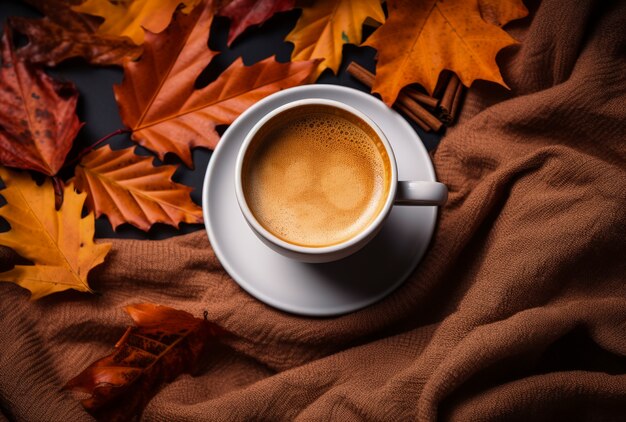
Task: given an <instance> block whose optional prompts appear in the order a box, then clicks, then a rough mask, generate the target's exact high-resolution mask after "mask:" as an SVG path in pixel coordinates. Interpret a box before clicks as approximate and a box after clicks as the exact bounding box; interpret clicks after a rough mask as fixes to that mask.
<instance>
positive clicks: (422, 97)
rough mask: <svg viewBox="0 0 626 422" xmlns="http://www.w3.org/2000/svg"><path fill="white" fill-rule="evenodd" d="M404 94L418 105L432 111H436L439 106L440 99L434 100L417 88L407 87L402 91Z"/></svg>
mask: <svg viewBox="0 0 626 422" xmlns="http://www.w3.org/2000/svg"><path fill="white" fill-rule="evenodd" d="M402 92H403V93H405V94H406V95H408V96H409V97H411V98H413V99H414V100H415V101H417V102H418V103H422V104H424V105H426V106H428V107H430V108H432V109H436V108H437V106H438V105H439V100H438V99H436V98H433V97H431V96H430V95H426V94H423V93H421V92H419V91H418V90H417V89H415V88H411V87H406V88H404V89H403V90H402Z"/></svg>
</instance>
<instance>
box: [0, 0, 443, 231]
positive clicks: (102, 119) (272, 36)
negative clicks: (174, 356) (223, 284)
mask: <svg viewBox="0 0 626 422" xmlns="http://www.w3.org/2000/svg"><path fill="white" fill-rule="evenodd" d="M9 16H28V17H39V16H41V14H40V13H39V12H38V11H37V10H36V9H34V8H32V7H30V6H29V5H27V4H24V3H21V2H20V1H18V0H0V27H2V28H4V25H5V23H6V20H7V18H8V17H9ZM299 16H300V11H299V10H293V11H290V12H284V13H278V14H276V15H275V16H274V17H272V18H271V19H270V20H268V21H267V22H265V23H264V24H263V25H262V26H260V27H256V28H250V29H248V30H247V31H246V32H245V33H244V34H242V35H241V36H240V37H239V38H238V39H237V40H235V41H234V42H233V44H232V46H231V48H229V47H227V45H226V40H227V35H228V28H229V20H228V19H226V18H221V17H217V18H215V19H214V21H213V24H212V26H211V32H210V37H209V47H210V48H211V49H212V50H215V51H219V52H220V54H218V55H217V56H215V57H214V58H213V60H212V61H211V63H210V64H209V66H208V67H207V68H206V69H205V70H204V72H202V74H201V75H200V76H199V77H198V80H197V81H196V86H198V87H201V86H204V85H207V84H208V83H210V82H211V81H212V80H214V79H215V78H217V76H218V75H219V74H220V73H221V72H222V71H223V70H224V69H226V67H228V66H229V65H230V64H231V63H232V62H233V61H234V60H235V59H237V58H238V57H242V58H243V61H244V63H245V64H246V65H251V64H254V63H256V62H258V61H260V60H262V59H264V58H267V57H269V56H272V55H276V57H277V60H278V61H281V62H286V61H289V57H290V55H291V51H292V49H293V45H292V44H291V43H288V42H284V41H283V40H284V38H285V36H286V35H287V34H288V33H289V32H290V31H291V30H292V29H293V27H294V26H295V24H296V21H297V19H298V17H299ZM371 33H372V28H370V27H364V37H366V36H368V35H369V34H371ZM15 39H16V43H17V44H18V45H19V44H24V43H26V42H27V40H26V39H25V38H20V37H19V36H17V34H16V36H15ZM375 53H376V52H375V50H374V49H372V48H370V47H357V46H355V45H351V44H349V45H345V46H344V48H343V60H342V63H341V67H340V69H339V73H338V75H336V76H335V75H334V74H332V72H330V70H328V69H327V70H325V71H324V73H322V75H321V76H320V77H319V79H318V80H317V83H325V84H336V85H343V86H349V87H353V88H356V89H359V90H361V91H365V92H369V90H368V88H367V87H365V86H364V85H362V84H360V83H359V82H357V81H356V80H354V79H352V78H351V77H350V75H348V74H347V73H346V72H345V69H346V67H347V66H348V64H349V63H350V62H352V61H356V62H358V63H359V64H361V65H363V66H365V67H366V68H368V69H369V70H371V71H373V70H374V65H375V62H374V56H375ZM48 72H49V73H50V74H51V75H53V76H54V77H56V78H58V79H62V80H69V81H72V82H74V83H75V84H76V86H77V88H78V91H79V93H80V97H79V101H78V107H77V113H78V117H79V119H80V120H81V121H83V122H85V125H84V126H83V128H82V129H81V131H80V132H79V134H78V136H77V138H76V140H75V141H74V146H73V148H72V150H71V151H70V153H69V154H68V160H71V159H72V158H73V157H75V156H76V154H77V153H78V152H79V151H81V150H82V149H84V148H85V147H86V146H87V145H89V144H92V143H94V142H96V141H97V140H98V139H100V138H102V137H103V136H105V135H107V134H109V133H111V132H113V131H115V130H117V129H120V128H124V124H123V123H122V120H121V118H120V115H119V111H118V108H117V104H116V103H115V97H114V95H113V85H114V84H119V83H121V82H122V78H123V72H122V69H121V68H120V67H95V66H90V65H88V64H87V63H86V62H85V61H84V60H82V59H78V58H77V59H72V60H69V61H66V62H64V63H62V64H61V65H59V66H57V67H55V68H53V69H48ZM409 123H411V122H409ZM412 126H413V128H414V129H415V130H416V131H417V133H418V134H419V136H420V137H421V138H422V141H423V142H424V144H425V146H426V148H427V149H428V150H432V149H433V148H435V147H436V145H437V144H438V142H439V136H438V135H434V134H432V133H425V132H424V131H422V130H421V129H420V128H418V127H417V126H415V125H413V124H412ZM226 127H227V126H221V127H218V131H219V132H220V134H221V133H223V131H224V130H225V129H226ZM107 143H108V144H109V145H111V147H112V148H113V149H120V148H126V147H129V146H132V145H135V144H134V143H133V142H132V141H131V140H130V137H129V135H118V136H116V137H114V138H112V139H110V140H109V141H107ZM135 152H136V153H138V154H142V155H152V154H151V153H150V152H149V151H148V150H146V149H144V148H142V147H139V146H138V147H137V148H136V151H135ZM210 158H211V151H209V150H206V149H202V148H197V149H195V150H194V151H193V162H194V168H193V169H188V168H187V167H185V165H184V164H182V163H181V162H180V160H179V159H178V158H177V157H175V156H173V155H172V154H169V155H168V156H167V157H166V159H165V164H175V165H179V169H178V170H177V171H176V173H175V175H174V180H175V181H176V182H179V183H183V184H185V185H188V186H192V187H193V188H194V191H193V192H192V194H191V196H192V198H193V200H194V201H195V202H196V203H197V204H201V201H202V183H203V179H204V173H205V171H206V167H207V165H208V162H209V159H210ZM155 163H156V164H160V163H161V161H160V160H159V159H158V158H155ZM72 172H73V170H72V169H67V170H64V171H63V172H62V173H61V176H62V177H63V178H64V179H65V180H67V179H69V178H70V177H71V176H72ZM0 194H1V192H0ZM203 228H204V227H203V226H202V225H200V224H195V225H189V224H185V223H182V224H181V226H180V230H177V229H176V228H174V227H170V226H167V225H164V224H155V225H154V226H152V229H150V231H149V232H147V233H146V232H143V231H141V230H139V229H137V228H135V227H133V226H131V225H130V224H123V225H121V226H119V227H118V228H117V232H114V231H113V229H112V228H111V224H110V223H109V221H108V220H107V219H106V217H101V218H99V219H97V220H96V237H99V238H102V237H123V238H136V239H163V238H167V237H171V236H175V235H177V234H180V233H188V232H191V231H194V230H199V229H203Z"/></svg>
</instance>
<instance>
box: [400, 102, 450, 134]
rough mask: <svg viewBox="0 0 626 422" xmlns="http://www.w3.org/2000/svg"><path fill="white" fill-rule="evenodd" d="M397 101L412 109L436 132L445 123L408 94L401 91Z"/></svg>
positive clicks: (413, 112) (412, 111)
mask: <svg viewBox="0 0 626 422" xmlns="http://www.w3.org/2000/svg"><path fill="white" fill-rule="evenodd" d="M396 103H400V104H402V105H403V106H404V107H406V108H407V109H409V110H411V113H412V114H414V115H415V116H417V117H419V118H420V119H421V120H422V121H423V122H424V123H426V124H427V125H428V126H430V128H431V129H432V130H434V131H435V132H437V131H439V129H441V126H442V125H443V123H441V121H440V120H439V119H437V118H436V117H435V116H434V115H433V114H431V113H430V112H429V111H428V110H426V109H425V108H424V107H422V106H421V105H419V104H418V103H417V101H415V100H414V99H412V98H410V97H408V96H406V95H402V93H400V95H399V96H398V100H397V101H396Z"/></svg>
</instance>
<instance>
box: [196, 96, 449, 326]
mask: <svg viewBox="0 0 626 422" xmlns="http://www.w3.org/2000/svg"><path fill="white" fill-rule="evenodd" d="M303 98H327V99H332V100H337V101H342V102H344V103H346V104H348V105H351V106H353V107H355V108H357V109H359V110H361V111H362V112H364V113H365V114H366V115H368V116H369V117H370V118H371V119H372V120H373V121H374V122H375V123H376V124H377V125H378V126H379V127H380V128H381V129H382V131H383V132H384V133H385V134H386V135H387V138H388V139H389V142H390V143H391V146H392V148H393V150H394V153H395V156H396V161H397V164H398V176H399V180H429V181H434V180H435V172H434V170H433V166H432V163H431V161H430V158H429V156H428V153H427V152H426V148H424V145H423V144H422V141H421V140H420V138H419V137H418V136H417V134H416V133H415V132H414V131H413V129H412V128H411V127H410V126H409V124H408V123H407V122H406V121H405V120H404V119H403V118H402V117H401V116H400V115H399V114H398V113H396V112H395V111H394V110H392V109H390V108H388V107H387V106H386V105H385V104H384V103H383V102H382V101H380V100H378V99H376V98H375V97H373V96H371V95H369V94H365V93H363V92H360V91H357V90H355V89H352V88H346V87H342V86H337V85H306V86H300V87H296V88H291V89H286V90H284V91H281V92H278V93H276V94H273V95H270V96H269V97H266V98H265V99H263V100H261V101H259V102H258V103H256V104H255V105H254V106H252V107H250V108H249V109H248V110H246V111H245V112H244V113H243V114H242V115H241V116H240V117H239V118H238V119H237V120H236V121H235V122H234V123H233V124H232V125H230V127H229V128H228V130H227V131H226V132H225V133H224V135H223V136H222V139H221V140H220V142H219V144H218V146H217V148H216V149H215V152H214V153H213V156H212V157H211V160H210V162H209V167H208V169H207V172H206V176H205V178H204V186H203V192H202V204H203V210H204V223H205V226H206V229H207V232H208V234H209V240H210V242H211V245H212V246H213V249H214V250H215V253H216V255H217V257H218V259H219V260H220V262H221V263H222V265H223V266H224V268H225V269H226V271H227V272H228V273H229V274H230V276H231V277H232V278H233V279H234V280H235V281H236V282H237V283H238V284H239V285H240V286H241V287H242V288H243V289H244V290H246V291H247V292H248V293H250V294H251V295H252V296H254V297H256V298H257V299H259V300H260V301H262V302H265V303H266V304H268V305H271V306H274V307H276V308H278V309H281V310H283V311H287V312H292V313H295V314H300V315H307V316H331V315H339V314H344V313H347V312H352V311H356V310H358V309H361V308H363V307H365V306H368V305H370V304H372V303H374V302H376V301H378V300H380V299H382V298H384V297H385V296H387V295H388V294H389V293H391V292H392V291H393V290H395V289H396V288H398V287H399V286H400V285H401V284H402V283H403V282H404V281H405V280H406V279H407V277H408V276H409V274H410V273H411V272H412V271H413V270H414V269H415V267H416V266H417V264H418V263H419V261H420V260H421V258H422V256H423V255H424V252H425V251H426V248H427V246H428V243H429V242H430V238H431V236H432V234H433V230H434V228H435V220H436V218H437V207H424V206H422V207H419V206H418V207H411V206H394V208H393V209H392V211H391V214H390V215H389V217H388V218H387V220H386V221H385V223H384V225H383V228H382V230H381V232H380V234H378V235H377V236H376V238H375V239H374V240H372V241H371V242H370V243H369V244H368V245H367V246H365V248H363V249H362V250H360V251H359V252H357V253H356V254H354V255H351V256H349V257H348V258H345V259H343V260H340V261H336V262H331V263H328V264H306V263H301V262H297V261H293V260H291V259H289V258H285V257H283V256H282V255H279V254H278V253H276V252H274V251H272V250H271V249H269V248H268V247H267V246H265V245H264V244H263V243H262V242H261V241H260V240H259V239H258V238H257V237H256V236H255V235H254V233H253V232H252V230H251V229H250V228H249V226H248V224H247V223H246V221H245V220H244V218H243V215H242V214H241V211H240V210H239V205H238V204H237V199H236V197H235V174H234V172H235V160H236V157H237V152H238V151H239V147H240V145H241V143H242V142H243V139H244V137H245V135H246V133H247V132H248V131H249V130H250V129H251V128H252V126H253V125H254V124H255V123H256V122H257V121H258V120H259V119H261V118H262V117H263V116H264V115H265V114H266V113H268V112H269V111H270V110H273V109H274V108H276V107H278V106H281V105H283V104H285V103H288V102H291V101H295V100H299V99H303Z"/></svg>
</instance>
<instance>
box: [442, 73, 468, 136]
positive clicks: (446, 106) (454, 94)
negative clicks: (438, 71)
mask: <svg viewBox="0 0 626 422" xmlns="http://www.w3.org/2000/svg"><path fill="white" fill-rule="evenodd" d="M462 87H463V85H462V84H461V81H460V80H459V77H458V76H456V74H454V73H452V74H451V76H450V78H449V80H448V84H447V85H446V87H445V90H444V91H443V96H442V98H441V102H440V103H439V118H440V119H441V121H443V122H444V123H446V124H450V123H452V121H453V120H454V117H453V112H452V111H453V108H454V105H455V104H454V103H455V99H456V107H458V104H459V100H458V99H457V98H458V97H459V96H460V93H461V90H462Z"/></svg>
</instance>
